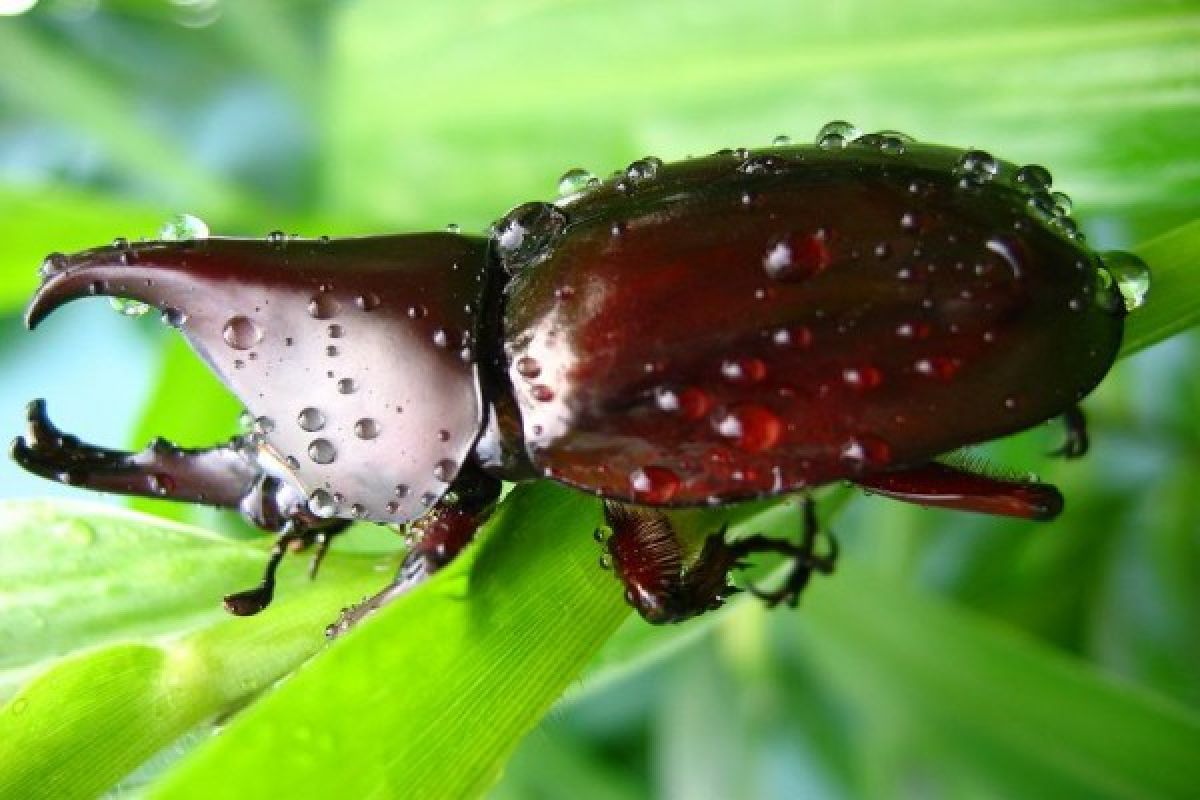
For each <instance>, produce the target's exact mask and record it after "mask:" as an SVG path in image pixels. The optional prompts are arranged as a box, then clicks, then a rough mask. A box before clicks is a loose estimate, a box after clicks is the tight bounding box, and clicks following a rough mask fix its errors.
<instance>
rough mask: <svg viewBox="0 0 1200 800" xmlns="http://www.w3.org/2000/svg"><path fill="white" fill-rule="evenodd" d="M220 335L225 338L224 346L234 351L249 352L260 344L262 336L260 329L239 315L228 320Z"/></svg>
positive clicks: (251, 321) (247, 318)
mask: <svg viewBox="0 0 1200 800" xmlns="http://www.w3.org/2000/svg"><path fill="white" fill-rule="evenodd" d="M221 335H222V336H224V337H225V344H227V345H229V346H230V347H232V348H233V349H234V350H249V349H250V348H251V347H254V346H255V345H256V344H258V343H259V342H261V341H262V336H263V335H262V329H261V328H259V327H258V325H256V324H255V323H254V321H253V320H252V319H250V318H249V317H243V316H240V315H239V316H236V317H230V318H229V321H227V322H226V323H225V327H224V329H222V331H221Z"/></svg>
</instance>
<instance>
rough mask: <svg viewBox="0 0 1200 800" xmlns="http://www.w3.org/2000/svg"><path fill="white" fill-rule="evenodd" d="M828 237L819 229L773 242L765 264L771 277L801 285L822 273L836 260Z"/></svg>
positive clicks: (787, 235) (765, 258)
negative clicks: (832, 254) (800, 283)
mask: <svg viewBox="0 0 1200 800" xmlns="http://www.w3.org/2000/svg"><path fill="white" fill-rule="evenodd" d="M828 238H829V237H828V233H827V232H826V231H825V229H824V228H818V229H817V230H816V231H813V232H812V233H801V234H797V233H787V234H784V235H782V236H778V237H776V238H774V239H772V240H771V241H770V242H769V243H768V244H767V252H766V254H765V255H764V256H763V262H762V264H763V269H764V270H765V271H766V273H767V277H768V278H771V279H772V280H777V281H784V282H797V281H803V280H807V279H808V278H811V277H812V276H813V275H816V274H817V273H819V272H821V271H822V270H824V269H825V268H826V267H828V266H829V264H830V262H831V261H832V256H831V254H830V251H829V243H828V241H827V240H828Z"/></svg>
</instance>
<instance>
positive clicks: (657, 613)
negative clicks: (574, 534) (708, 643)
mask: <svg viewBox="0 0 1200 800" xmlns="http://www.w3.org/2000/svg"><path fill="white" fill-rule="evenodd" d="M605 518H606V521H607V522H608V525H609V527H610V528H612V531H613V533H612V536H610V537H609V538H608V540H607V542H606V546H607V548H608V552H609V555H610V557H611V559H612V563H613V567H614V569H615V570H616V572H617V576H618V577H619V578H620V579H621V581H622V583H624V584H625V599H626V600H627V601H628V602H629V604H630V605H632V606H633V607H634V608H636V609H637V611H638V613H639V614H641V615H642V617H643V618H644V619H645V620H646V621H648V622H652V623H655V624H662V623H669V622H682V621H683V620H685V619H688V618H689V617H693V616H696V615H697V614H702V613H704V612H705V611H711V610H714V609H717V608H719V607H721V605H723V604H724V602H725V600H726V599H727V598H728V597H729V596H730V595H732V594H735V593H736V592H738V591H739V590H738V589H737V588H736V587H734V586H733V585H732V584H730V583H729V573H730V572H731V571H733V570H735V569H741V568H744V567H745V566H747V564H746V562H745V559H746V558H748V557H750V556H753V555H757V554H759V553H777V554H779V555H783V556H785V557H787V558H788V560H789V567H788V572H787V575H786V576H785V578H784V580H783V583H782V584H781V585H780V586H779V587H778V588H777V589H772V590H764V589H760V588H757V587H751V588H750V591H751V592H752V593H753V594H755V595H756V596H758V597H760V598H762V599H763V600H764V601H766V603H767V605H769V606H775V605H778V604H779V603H785V602H786V603H788V604H789V605H793V606H794V605H795V604H796V602H797V600H798V599H799V597H800V594H801V592H803V590H804V588H805V587H806V586H807V585H808V582H809V580H810V579H811V578H812V575H813V573H814V572H818V573H822V574H828V573H830V572H832V571H833V567H834V563H835V562H836V561H837V543H836V541H835V540H834V539H833V538H832V537H823V536H822V533H821V529H820V526H819V525H818V524H817V516H816V507H815V504H814V503H813V501H812V499H811V498H808V497H806V498H805V500H804V531H803V535H802V537H801V540H800V542H798V543H797V542H792V541H789V540H787V539H776V538H772V537H769V536H763V535H755V536H748V537H745V538H742V539H737V540H735V541H732V542H729V541H726V530H725V528H724V527H722V528H721V529H720V530H718V531H716V532H714V533H712V534H710V535H709V536H708V537H707V538H706V539H705V541H704V545H703V547H702V548H701V550H700V553H699V555H697V556H696V558H695V559H694V560H693V561H692V563H690V564H688V565H686V566H685V564H684V557H683V552H682V545H681V543H680V541H679V538H678V536H677V534H676V532H675V530H674V529H673V528H672V526H671V522H670V520H669V519H668V518H667V517H666V515H665V514H663V513H662V512H661V511H658V510H656V509H652V508H639V507H634V506H627V505H625V504H623V503H616V502H607V503H605ZM823 538H824V539H826V542H825V543H824V545H822V543H821V540H822V539H823Z"/></svg>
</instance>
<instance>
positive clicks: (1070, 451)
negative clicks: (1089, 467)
mask: <svg viewBox="0 0 1200 800" xmlns="http://www.w3.org/2000/svg"><path fill="white" fill-rule="evenodd" d="M1062 418H1063V423H1064V425H1065V426H1066V429H1067V435H1066V438H1065V439H1064V440H1063V443H1062V446H1061V447H1059V448H1057V449H1055V450H1052V451H1051V452H1050V455H1053V456H1060V457H1062V458H1081V457H1083V456H1084V455H1086V454H1087V451H1088V446H1089V442H1088V432H1087V417H1085V416H1084V414H1083V409H1082V408H1080V407H1079V406H1073V407H1072V408H1069V409H1067V410H1066V411H1065V412H1063V415H1062Z"/></svg>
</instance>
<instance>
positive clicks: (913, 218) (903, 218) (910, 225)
mask: <svg viewBox="0 0 1200 800" xmlns="http://www.w3.org/2000/svg"><path fill="white" fill-rule="evenodd" d="M900 227H901V228H902V229H903V230H906V231H908V232H909V233H912V232H914V231H916V230H917V229H918V228H920V227H921V223H920V220H918V219H917V215H916V213H915V212H913V211H905V212H904V213H903V214H901V215H900Z"/></svg>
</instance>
